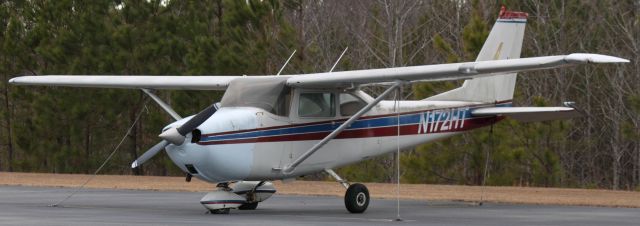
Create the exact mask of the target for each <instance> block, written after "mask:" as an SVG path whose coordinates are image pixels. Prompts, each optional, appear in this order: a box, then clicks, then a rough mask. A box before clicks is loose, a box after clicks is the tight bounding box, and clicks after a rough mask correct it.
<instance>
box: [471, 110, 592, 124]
mask: <svg viewBox="0 0 640 226" xmlns="http://www.w3.org/2000/svg"><path fill="white" fill-rule="evenodd" d="M471 114H472V115H474V116H508V117H511V118H513V119H515V120H518V121H521V122H540V121H548V120H556V119H568V118H575V117H579V116H581V114H580V113H579V112H578V111H576V109H574V108H570V107H489V108H478V109H475V110H473V111H471Z"/></svg>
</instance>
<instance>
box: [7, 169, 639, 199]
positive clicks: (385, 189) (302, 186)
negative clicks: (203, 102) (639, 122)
mask: <svg viewBox="0 0 640 226" xmlns="http://www.w3.org/2000/svg"><path fill="white" fill-rule="evenodd" d="M89 177H90V175H83V174H45V173H7V172H0V185H19V186H46V187H78V186H80V185H81V184H82V183H84V182H85V181H86V180H87V179H88V178H89ZM274 184H275V186H276V189H277V190H278V193H279V194H290V195H314V196H339V197H342V196H343V195H344V192H345V189H344V187H342V186H341V185H340V184H338V183H336V182H326V181H294V182H290V183H284V184H283V183H282V182H280V181H276V182H274ZM365 184H366V185H367V187H368V188H369V192H370V193H371V196H372V197H374V198H383V199H395V197H396V190H395V189H396V185H395V184H383V183H365ZM86 187H87V188H105V189H135V190H153V191H187V192H208V191H211V190H213V189H214V188H215V185H213V184H209V183H206V182H203V181H200V180H198V179H196V178H194V179H193V180H192V181H191V182H190V183H186V182H185V180H184V178H183V177H158V176H127V175H98V176H97V177H96V178H94V179H93V180H92V181H91V182H89V183H88V184H87V185H86ZM481 196H483V200H484V201H485V202H500V203H520V204H536V205H580V206H606V207H632V208H640V192H638V191H613V190H602V189H570V188H538V187H493V186H486V187H484V192H483V188H482V187H480V186H460V185H431V184H402V185H401V186H400V198H401V199H412V200H425V201H435V200H438V201H444V200H449V201H451V200H453V201H466V202H479V201H480V198H481Z"/></svg>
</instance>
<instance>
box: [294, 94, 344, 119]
mask: <svg viewBox="0 0 640 226" xmlns="http://www.w3.org/2000/svg"><path fill="white" fill-rule="evenodd" d="M298 116H300V117H334V116H336V97H335V94H333V93H301V94H300V99H299V102H298Z"/></svg>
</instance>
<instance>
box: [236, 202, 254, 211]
mask: <svg viewBox="0 0 640 226" xmlns="http://www.w3.org/2000/svg"><path fill="white" fill-rule="evenodd" d="M256 208H258V202H252V203H245V204H242V205H240V206H238V209H239V210H255V209H256Z"/></svg>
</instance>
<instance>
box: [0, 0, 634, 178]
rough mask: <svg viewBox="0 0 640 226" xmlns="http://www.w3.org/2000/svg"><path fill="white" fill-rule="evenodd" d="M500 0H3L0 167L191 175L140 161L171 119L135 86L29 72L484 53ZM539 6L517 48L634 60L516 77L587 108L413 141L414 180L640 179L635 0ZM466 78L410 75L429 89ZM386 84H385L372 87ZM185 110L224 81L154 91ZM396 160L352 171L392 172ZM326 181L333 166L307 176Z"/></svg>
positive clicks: (440, 58)
mask: <svg viewBox="0 0 640 226" xmlns="http://www.w3.org/2000/svg"><path fill="white" fill-rule="evenodd" d="M500 4H503V2H501V1H462V0H445V1H439V0H407V1H392V0H381V1H367V0H353V1H338V0H325V1H312V0H263V1H259V0H247V1H236V0H202V1H176V0H146V1H135V0H131V1H129V0H97V1H82V0H55V1H53V0H31V1H29V0H13V1H2V2H0V26H1V29H2V30H1V32H0V74H1V75H2V78H1V80H0V87H1V88H2V94H1V95H0V100H1V101H2V105H1V106H2V107H0V114H1V115H2V120H0V170H3V171H29V172H32V171H36V172H52V173H90V172H92V171H93V170H94V169H95V168H97V167H98V166H99V165H100V164H101V163H102V160H104V159H105V158H106V156H107V155H108V154H109V153H110V152H111V151H112V150H113V148H114V147H115V146H116V145H117V143H118V142H119V141H120V139H121V138H122V136H124V133H125V131H126V130H127V129H128V128H129V127H130V126H131V125H132V124H133V122H134V121H136V118H137V116H138V113H139V112H142V116H141V118H140V120H139V121H137V122H136V123H135V125H134V126H133V128H132V131H131V133H130V135H129V136H128V137H127V138H126V139H125V142H124V144H123V146H122V147H121V150H120V151H119V152H117V153H116V155H115V156H114V159H113V160H112V161H111V162H110V163H109V165H108V167H106V168H105V172H104V173H112V174H136V175H181V173H182V172H180V171H179V169H178V168H177V167H175V166H173V164H172V163H171V161H170V160H169V159H168V157H166V156H164V155H159V157H158V158H155V159H154V160H152V161H150V162H149V163H147V164H145V165H144V166H143V167H142V168H141V169H137V170H132V169H130V167H129V166H130V163H131V162H132V161H133V160H134V159H135V158H136V157H137V156H138V155H140V154H141V153H143V152H144V151H145V150H146V149H147V148H149V147H150V146H152V145H153V144H155V143H156V142H157V140H158V138H157V134H158V133H159V131H160V129H161V128H162V127H163V126H164V125H166V124H168V123H170V122H171V121H172V119H171V118H170V117H169V116H168V115H167V114H166V113H164V112H163V111H162V109H160V108H159V107H157V106H155V104H154V103H152V102H149V101H148V98H147V97H146V96H145V95H144V94H143V93H142V92H141V91H138V90H113V89H82V88H60V87H16V86H11V85H8V84H7V81H8V80H9V79H10V78H12V77H15V76H19V75H40V74H85V75H91V74H96V75H97V74H117V75H135V74H147V75H227V74H228V75H244V74H246V75H260V74H275V73H277V71H278V70H279V69H280V67H281V66H282V64H283V63H284V61H285V60H286V59H287V57H288V56H289V55H290V54H291V52H292V51H294V50H296V51H297V53H296V55H295V56H294V58H293V59H292V60H291V62H290V63H289V65H287V67H286V68H285V69H284V72H283V74H287V73H311V72H322V71H327V70H329V69H330V68H331V66H332V65H333V64H334V62H335V61H336V59H337V58H338V56H339V55H340V53H341V52H342V51H343V49H345V48H346V47H348V51H347V54H346V55H345V56H344V57H343V58H342V60H341V61H340V62H339V64H338V66H337V68H336V70H354V69H369V68H386V67H399V66H410V65H425V64H439V63H447V62H461V61H473V60H474V59H475V56H476V54H477V53H478V52H479V51H480V49H481V47H482V44H483V42H484V40H485V39H486V37H487V35H488V33H489V31H490V29H491V26H492V25H493V23H494V22H495V20H496V18H497V14H498V11H499V9H500ZM504 4H506V7H507V8H508V9H512V10H518V11H524V12H527V13H529V19H528V24H527V28H526V31H525V40H524V44H523V51H522V56H523V57H528V56H542V55H558V54H566V53H574V52H593V53H602V54H608V55H615V56H620V57H623V58H627V59H631V63H629V64H625V65H598V66H583V67H576V68H567V69H556V70H546V71H537V72H526V73H521V75H522V76H519V77H518V81H517V88H516V94H515V99H514V105H522V106H526V105H533V106H557V105H560V104H562V102H564V101H575V102H576V105H577V107H578V108H579V109H580V111H581V112H582V113H583V114H584V116H583V117H580V118H576V119H572V120H564V121H552V122H543V123H519V122H516V121H513V120H506V121H504V122H502V123H499V124H497V125H495V126H493V127H489V128H484V129H479V130H477V131H474V132H472V133H469V134H465V135H461V136H457V137H454V138H450V139H446V140H442V141H440V142H436V143H432V144H427V145H423V146H420V147H417V148H415V149H413V150H407V151H405V152H404V153H403V154H401V156H400V160H401V166H402V170H401V180H402V181H403V182H406V183H445V184H468V185H479V184H482V183H484V182H486V183H487V184H488V185H517V186H559V187H585V188H612V189H629V190H635V189H640V114H639V113H640V82H638V81H640V73H639V66H640V58H639V54H640V37H638V36H639V34H640V14H639V13H640V1H638V0H621V1H616V0H606V1H596V0H593V1H579V0H560V1H507V2H505V3H504ZM460 84H461V82H439V83H428V84H414V85H410V86H406V87H404V89H403V90H404V92H403V97H402V98H404V99H422V98H425V97H428V96H430V95H434V94H437V93H440V92H443V91H446V90H448V89H452V88H455V87H457V86H459V85H460ZM367 91H368V92H370V93H374V94H375V93H378V92H380V91H381V89H380V88H376V87H371V88H367ZM157 94H158V95H159V96H161V97H162V98H163V99H165V100H166V101H167V102H168V103H169V104H171V105H172V106H173V107H174V109H175V110H176V111H178V113H180V114H181V115H190V114H194V113H196V112H198V111H199V110H201V109H203V108H204V107H206V106H207V105H210V104H211V103H213V102H216V101H219V99H220V97H221V95H222V93H221V92H212V91H209V92H202V91H159V92H157ZM395 158H396V156H393V155H389V156H381V157H378V158H374V159H371V160H367V161H365V162H363V163H360V164H356V165H352V166H348V167H344V168H342V169H340V170H339V173H341V174H343V176H344V177H346V178H349V179H350V180H354V181H376V182H392V181H393V180H394V175H395V174H394V171H393V169H394V167H391V166H393V163H394V162H395V160H394V159H395ZM309 177H310V178H313V179H318V178H320V179H322V178H323V175H311V176H309Z"/></svg>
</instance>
